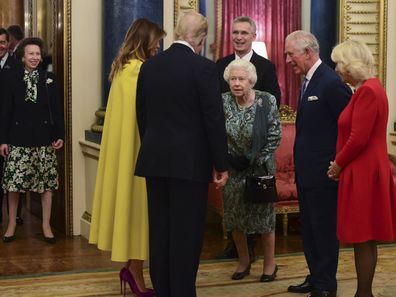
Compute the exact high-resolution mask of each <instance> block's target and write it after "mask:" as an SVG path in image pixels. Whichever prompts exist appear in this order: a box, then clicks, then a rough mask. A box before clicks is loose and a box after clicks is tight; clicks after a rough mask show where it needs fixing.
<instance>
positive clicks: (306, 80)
mask: <svg viewBox="0 0 396 297" xmlns="http://www.w3.org/2000/svg"><path fill="white" fill-rule="evenodd" d="M308 82H309V80H308V79H306V78H304V80H303V83H302V85H301V91H300V100H301V99H302V97H303V96H304V93H305V90H306V89H307V85H308Z"/></svg>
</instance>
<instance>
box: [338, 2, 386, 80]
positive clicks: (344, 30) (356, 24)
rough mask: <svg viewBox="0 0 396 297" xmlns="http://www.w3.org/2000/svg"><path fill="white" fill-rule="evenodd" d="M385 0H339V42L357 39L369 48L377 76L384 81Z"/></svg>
mask: <svg viewBox="0 0 396 297" xmlns="http://www.w3.org/2000/svg"><path fill="white" fill-rule="evenodd" d="M386 17H387V0H340V34H339V38H340V42H342V41H345V40H348V39H358V40H361V41H363V42H365V43H366V44H367V45H368V46H369V47H370V49H371V51H372V53H373V55H374V58H375V63H376V66H377V76H378V78H379V79H380V80H381V81H382V84H383V85H385V81H386V77H385V75H386Z"/></svg>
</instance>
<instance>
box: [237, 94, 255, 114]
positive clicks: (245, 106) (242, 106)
mask: <svg viewBox="0 0 396 297" xmlns="http://www.w3.org/2000/svg"><path fill="white" fill-rule="evenodd" d="M255 98H256V94H255V93H254V91H253V90H250V91H249V94H248V98H247V100H246V101H244V100H242V101H243V104H240V103H239V100H238V98H235V101H236V104H237V106H238V108H239V109H240V110H244V109H248V108H249V107H250V106H252V105H253V103H254V99H255Z"/></svg>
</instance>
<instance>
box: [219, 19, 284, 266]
mask: <svg viewBox="0 0 396 297" xmlns="http://www.w3.org/2000/svg"><path fill="white" fill-rule="evenodd" d="M231 38H232V45H233V48H234V51H235V53H233V54H231V55H228V56H226V57H224V58H221V59H219V60H218V61H217V62H216V65H217V70H218V74H219V80H220V89H221V92H222V93H224V92H229V91H230V86H229V84H228V83H227V82H226V81H225V80H224V78H223V74H224V70H225V68H226V67H227V66H228V64H230V63H231V62H232V61H234V60H235V59H244V60H247V61H250V62H251V63H252V64H253V65H254V66H255V67H256V72H257V82H256V84H255V85H254V87H253V89H255V90H260V91H266V92H268V93H270V94H272V95H274V97H275V98H276V104H277V106H278V108H279V104H280V97H281V92H280V89H279V83H278V78H277V76H276V71H275V65H274V64H272V63H271V62H270V61H269V60H267V59H266V58H264V57H262V56H260V55H258V54H257V53H256V52H255V51H254V50H253V48H252V44H253V41H254V40H255V39H256V23H255V22H254V20H252V19H251V18H250V17H247V16H240V17H237V18H236V19H234V20H233V22H232V36H231ZM255 237H256V234H248V235H247V241H248V247H249V254H250V259H252V261H254V246H255ZM228 238H229V241H228V244H227V247H226V248H225V249H224V251H223V252H222V254H221V255H219V256H218V257H217V258H218V259H224V258H236V257H238V253H237V251H236V247H235V244H234V242H233V240H232V236H231V234H228Z"/></svg>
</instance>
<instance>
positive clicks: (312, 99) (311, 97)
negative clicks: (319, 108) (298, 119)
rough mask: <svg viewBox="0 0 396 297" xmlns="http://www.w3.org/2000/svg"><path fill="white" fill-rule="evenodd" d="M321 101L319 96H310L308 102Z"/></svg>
mask: <svg viewBox="0 0 396 297" xmlns="http://www.w3.org/2000/svg"><path fill="white" fill-rule="evenodd" d="M316 100H319V98H318V96H309V97H308V101H316Z"/></svg>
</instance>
